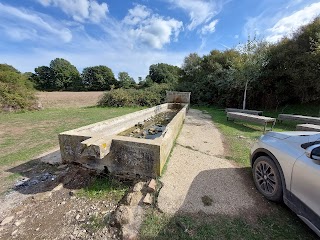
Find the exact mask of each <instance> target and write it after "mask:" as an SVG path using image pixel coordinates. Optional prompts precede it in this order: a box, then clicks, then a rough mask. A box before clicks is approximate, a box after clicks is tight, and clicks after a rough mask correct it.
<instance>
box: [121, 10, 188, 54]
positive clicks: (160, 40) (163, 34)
mask: <svg viewBox="0 0 320 240" xmlns="http://www.w3.org/2000/svg"><path fill="white" fill-rule="evenodd" d="M123 23H124V24H125V28H127V30H128V34H129V37H130V38H133V39H134V40H135V41H136V42H141V43H143V44H146V45H147V46H150V47H152V48H156V49H161V48H162V47H163V46H164V45H165V44H168V43H170V42H171V39H172V38H173V39H174V40H176V39H177V37H178V35H179V33H180V30H181V29H182V26H183V24H182V22H180V21H177V20H176V19H174V18H164V17H163V16H159V15H157V14H153V13H152V11H151V10H150V9H147V8H146V7H145V6H142V5H137V6H135V7H134V8H133V9H130V10H129V13H128V15H127V16H126V17H125V18H124V20H123Z"/></svg>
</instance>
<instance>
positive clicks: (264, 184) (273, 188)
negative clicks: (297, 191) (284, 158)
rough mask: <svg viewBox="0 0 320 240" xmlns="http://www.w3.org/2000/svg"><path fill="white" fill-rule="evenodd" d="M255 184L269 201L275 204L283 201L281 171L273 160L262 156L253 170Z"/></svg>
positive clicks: (255, 163)
mask: <svg viewBox="0 0 320 240" xmlns="http://www.w3.org/2000/svg"><path fill="white" fill-rule="evenodd" d="M252 172H253V179H254V183H255V185H256V187H257V189H258V190H259V192H260V193H262V195H263V196H265V197H266V198H267V199H269V200H271V201H275V202H280V201H282V194H283V190H282V182H281V177H280V173H279V170H278V168H277V166H276V164H275V163H274V162H273V161H272V159H271V158H269V157H267V156H260V157H258V158H257V159H256V161H255V162H254V164H253V168H252Z"/></svg>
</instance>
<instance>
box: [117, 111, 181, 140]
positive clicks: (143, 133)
mask: <svg viewBox="0 0 320 240" xmlns="http://www.w3.org/2000/svg"><path fill="white" fill-rule="evenodd" d="M179 110H180V109H172V110H168V111H166V112H163V113H159V114H157V115H155V116H152V117H150V118H148V119H146V120H144V121H143V122H138V123H137V124H136V125H135V126H134V127H132V128H129V129H127V130H125V131H124V132H122V133H119V135H120V136H126V137H135V138H145V139H155V138H158V137H160V136H161V135H162V133H163V132H164V131H165V130H166V126H167V125H168V124H169V123H170V122H171V120H172V119H173V118H174V116H175V115H176V114H177V113H178V111H179Z"/></svg>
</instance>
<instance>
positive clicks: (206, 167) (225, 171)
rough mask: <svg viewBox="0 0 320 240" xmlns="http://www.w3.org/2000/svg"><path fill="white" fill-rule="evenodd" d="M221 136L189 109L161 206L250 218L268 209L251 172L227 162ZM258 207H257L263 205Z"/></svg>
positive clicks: (167, 174)
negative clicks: (253, 181)
mask: <svg viewBox="0 0 320 240" xmlns="http://www.w3.org/2000/svg"><path fill="white" fill-rule="evenodd" d="M224 155H225V150H224V147H223V141H222V136H221V134H220V133H219V131H218V129H217V128H216V127H215V125H214V123H213V122H212V120H211V117H210V116H209V115H207V114H204V113H202V112H201V111H199V110H194V109H190V111H189V112H188V114H187V117H186V120H185V124H184V125H183V128H182V130H181V133H180V135H179V137H178V139H177V144H176V146H175V148H174V150H173V152H172V155H171V157H170V159H169V163H168V166H167V170H166V172H165V173H164V175H163V176H162V178H161V181H162V182H163V187H162V189H161V191H160V193H159V197H158V207H159V209H160V210H161V211H163V212H165V213H169V214H175V213H177V212H183V213H198V212H203V213H206V214H227V215H233V216H236V215H246V214H249V215H251V214H252V213H255V212H256V213H257V214H258V213H261V212H264V211H265V210H267V209H268V206H267V205H268V203H267V201H265V200H264V199H263V198H262V196H260V195H259V194H258V193H257V191H256V190H255V188H254V185H253V183H252V180H251V176H250V174H251V173H250V169H248V168H242V167H240V166H238V165H237V164H236V163H234V162H232V161H229V160H227V159H224V158H223V156H224ZM261 204H262V208H263V209H264V210H261V208H260V207H259V208H257V206H259V205H260V206H261Z"/></svg>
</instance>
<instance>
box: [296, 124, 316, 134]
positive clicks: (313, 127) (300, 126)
mask: <svg viewBox="0 0 320 240" xmlns="http://www.w3.org/2000/svg"><path fill="white" fill-rule="evenodd" d="M296 130H297V131H314V132H320V125H314V124H298V125H297V127H296Z"/></svg>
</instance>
